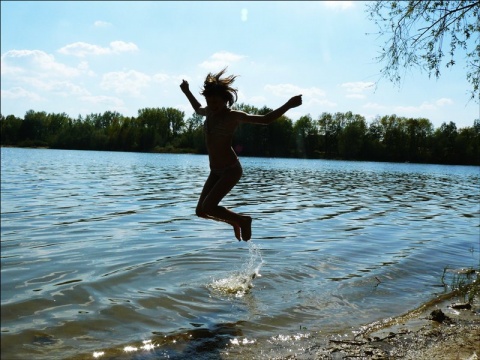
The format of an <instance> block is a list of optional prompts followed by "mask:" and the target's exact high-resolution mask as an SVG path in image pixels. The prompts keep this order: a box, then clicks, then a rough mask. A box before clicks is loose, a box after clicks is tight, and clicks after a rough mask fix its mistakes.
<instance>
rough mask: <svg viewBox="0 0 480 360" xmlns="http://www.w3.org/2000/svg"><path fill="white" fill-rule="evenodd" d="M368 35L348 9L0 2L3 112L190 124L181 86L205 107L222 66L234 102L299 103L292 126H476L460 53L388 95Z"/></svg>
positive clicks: (361, 16)
mask: <svg viewBox="0 0 480 360" xmlns="http://www.w3.org/2000/svg"><path fill="white" fill-rule="evenodd" d="M375 32H377V28H376V27H375V25H374V24H373V23H372V22H371V21H369V20H368V19H367V16H366V12H365V3H363V2H356V1H354V2H349V1H344V2H341V1H338V2H330V1H317V2H315V1H306V2H297V1H265V2H262V1H224V2H222V1H220V2H217V1H214V2H207V1H191V2H183V1H182V2H180V1H179V2H177V1H172V2H165V1H161V2H160V1H158V2H157V1H152V2H142V1H135V2H134V1H132V2H128V1H106V2H98V1H84V2H73V1H51V2H50V1H31V2H28V1H2V2H1V60H2V63H1V70H2V73H1V112H2V114H3V115H4V116H6V115H10V114H13V115H16V116H18V117H23V116H24V115H25V112H26V111H28V110H30V109H32V110H35V111H46V112H48V113H50V112H54V113H62V112H65V113H67V114H68V115H70V116H72V117H74V118H77V117H78V116H79V115H82V116H85V115H88V114H91V113H103V112H104V111H107V110H110V111H118V112H119V113H121V114H123V115H125V116H136V115H137V114H138V110H139V109H142V108H146V107H174V108H177V109H179V110H182V111H185V113H186V116H187V117H188V116H190V115H191V114H192V113H193V111H192V109H191V108H190V105H189V103H188V101H187V99H186V98H185V97H184V95H183V93H182V92H181V91H180V88H179V84H180V82H181V80H182V79H186V80H188V81H189V83H190V88H191V90H192V92H193V93H194V94H195V95H197V98H198V100H200V102H202V103H204V101H203V98H202V97H201V96H200V95H198V93H199V91H200V87H201V85H202V82H203V79H204V78H205V76H206V74H207V73H208V72H216V71H219V70H220V69H221V68H222V67H224V66H228V72H229V73H232V74H236V75H239V77H238V79H237V81H236V86H237V87H238V89H239V100H238V101H239V103H245V104H248V105H253V106H256V107H259V108H260V107H263V106H264V105H266V106H268V107H270V108H276V107H278V106H280V105H282V104H283V103H284V102H285V101H287V100H288V99H289V98H290V97H291V96H293V95H296V94H303V101H304V103H303V105H302V106H301V107H299V108H296V109H292V110H290V111H289V112H288V113H287V116H289V117H290V118H291V119H292V120H293V121H295V120H297V119H298V118H299V117H301V116H303V115H307V114H309V115H310V116H311V117H312V118H313V119H317V118H318V117H319V115H320V114H321V113H322V112H329V113H335V112H346V111H352V112H353V113H356V114H361V115H363V116H365V117H366V119H367V121H368V122H370V121H371V120H373V119H374V118H375V116H377V115H380V116H382V115H390V114H396V115H398V116H405V117H416V118H417V117H425V118H428V119H430V121H431V122H432V123H433V125H434V127H435V128H437V127H439V126H440V125H441V124H442V123H443V122H447V123H448V122H450V121H453V122H454V123H455V124H456V125H457V127H458V128H462V127H466V126H472V125H473V121H474V119H476V118H479V117H480V115H479V113H480V109H479V104H478V103H475V101H473V100H470V99H469V93H468V90H469V89H470V85H469V83H468V82H467V80H466V79H465V68H464V64H465V61H464V59H463V54H462V53H459V54H458V55H459V56H458V57H457V65H456V66H454V67H453V68H451V69H443V71H442V75H441V77H440V79H438V80H437V79H435V78H431V79H430V78H429V77H428V74H427V73H426V72H421V71H420V70H415V71H411V72H409V73H407V74H406V77H405V78H404V80H403V82H402V84H401V86H395V85H393V84H391V83H390V82H389V81H388V80H386V79H382V80H381V79H380V70H381V67H382V64H379V63H378V62H377V61H376V60H375V57H376V56H377V55H378V52H379V49H380V47H381V46H382V39H380V38H378V37H377V36H376V35H374V33H375ZM368 34H371V35H368ZM379 80H380V81H379Z"/></svg>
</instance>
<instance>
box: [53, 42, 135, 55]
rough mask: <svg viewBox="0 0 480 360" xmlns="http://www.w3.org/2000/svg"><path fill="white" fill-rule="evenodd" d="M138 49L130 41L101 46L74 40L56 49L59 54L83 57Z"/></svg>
mask: <svg viewBox="0 0 480 360" xmlns="http://www.w3.org/2000/svg"><path fill="white" fill-rule="evenodd" d="M132 51H138V47H137V45H135V44H134V43H132V42H129V43H127V42H124V41H112V42H111V43H110V46H109V47H101V46H98V45H94V44H89V43H86V42H82V41H79V42H75V43H72V44H68V45H66V46H64V47H62V48H60V49H59V50H58V52H59V53H60V54H63V55H72V56H78V57H85V56H87V55H109V54H119V53H121V52H132Z"/></svg>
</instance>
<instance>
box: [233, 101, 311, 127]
mask: <svg viewBox="0 0 480 360" xmlns="http://www.w3.org/2000/svg"><path fill="white" fill-rule="evenodd" d="M300 105H302V95H297V96H294V97H292V98H291V99H290V100H288V101H287V102H286V103H285V104H283V105H282V106H280V107H279V108H278V109H275V110H273V111H270V112H269V113H268V114H265V115H251V114H247V113H244V112H238V115H239V118H238V120H239V121H241V122H248V123H253V124H264V125H268V124H270V123H272V122H274V121H275V120H277V119H278V118H279V117H280V116H282V115H283V114H285V113H286V112H287V111H288V110H290V109H292V108H294V107H297V106H300Z"/></svg>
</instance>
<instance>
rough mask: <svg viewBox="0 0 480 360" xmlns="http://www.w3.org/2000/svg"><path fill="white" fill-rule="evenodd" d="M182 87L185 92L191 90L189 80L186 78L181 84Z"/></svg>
mask: <svg viewBox="0 0 480 360" xmlns="http://www.w3.org/2000/svg"><path fill="white" fill-rule="evenodd" d="M180 89H182V91H183V92H186V91H188V90H189V88H188V82H187V81H186V80H183V81H182V83H181V84H180Z"/></svg>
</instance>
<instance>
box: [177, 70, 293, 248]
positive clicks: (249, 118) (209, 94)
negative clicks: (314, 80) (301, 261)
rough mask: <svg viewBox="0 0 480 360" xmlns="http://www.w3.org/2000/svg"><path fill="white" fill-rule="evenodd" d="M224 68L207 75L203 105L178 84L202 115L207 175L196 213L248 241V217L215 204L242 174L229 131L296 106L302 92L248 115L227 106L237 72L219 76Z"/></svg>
mask: <svg viewBox="0 0 480 360" xmlns="http://www.w3.org/2000/svg"><path fill="white" fill-rule="evenodd" d="M225 71H226V68H224V69H223V70H222V71H220V72H219V73H217V74H212V73H209V74H208V75H207V77H206V79H205V82H204V85H203V90H202V92H201V95H203V96H204V97H205V100H206V102H207V106H206V107H202V105H201V104H200V103H199V102H198V101H197V99H195V97H194V96H193V94H192V93H191V92H190V89H189V85H188V82H187V81H185V80H183V81H182V83H181V85H180V88H181V89H182V91H183V93H184V94H185V95H186V97H187V99H188V100H189V101H190V104H191V105H192V107H193V109H194V110H195V112H196V113H197V114H199V115H202V116H206V119H205V123H204V130H205V143H206V146H207V151H208V158H209V162H210V175H209V176H208V178H207V180H206V182H205V185H204V186H203V190H202V193H201V195H200V199H199V200H198V204H197V208H196V214H197V216H199V217H202V218H206V219H212V220H217V221H223V222H226V223H228V224H230V225H232V226H233V230H234V232H235V237H236V238H237V239H238V240H239V241H240V240H241V239H243V240H244V241H248V240H250V238H251V236H252V218H251V217H250V216H247V215H240V214H237V213H234V212H233V211H230V210H228V209H226V208H225V207H223V206H219V205H218V204H219V203H220V201H221V200H222V199H223V198H224V197H225V196H226V195H227V194H228V193H229V192H230V190H232V188H233V187H234V186H235V185H236V184H237V183H238V181H239V180H240V178H241V176H242V166H241V165H240V162H239V160H238V157H237V154H236V153H235V151H234V150H233V148H232V140H233V134H234V132H235V130H236V128H237V126H238V125H239V124H240V123H253V124H263V125H268V124H270V123H272V122H273V121H274V120H276V119H278V118H279V117H280V116H282V115H283V114H285V113H286V112H287V111H288V110H289V109H291V108H294V107H297V106H300V105H301V104H302V95H297V96H294V97H292V98H291V99H290V100H288V101H287V102H286V103H285V104H284V105H282V106H281V107H279V108H278V109H276V110H273V111H271V112H269V113H268V114H266V115H251V114H247V113H245V112H243V111H238V110H232V109H231V106H232V105H233V104H234V103H235V102H236V101H237V89H235V88H233V87H232V84H233V82H234V81H235V78H236V77H237V76H235V75H230V76H225V77H222V76H223V75H224V73H225Z"/></svg>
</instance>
